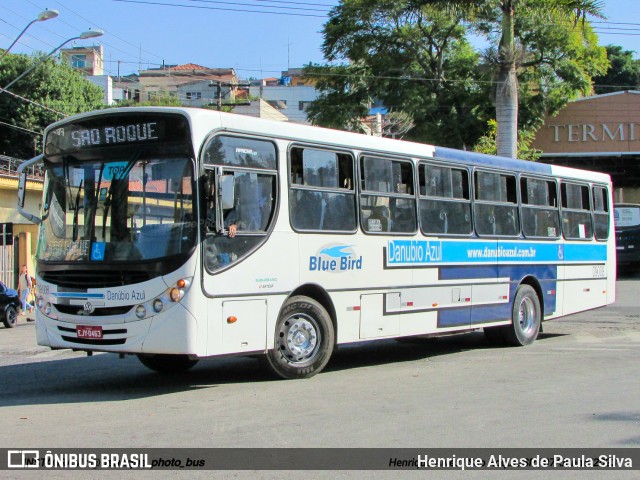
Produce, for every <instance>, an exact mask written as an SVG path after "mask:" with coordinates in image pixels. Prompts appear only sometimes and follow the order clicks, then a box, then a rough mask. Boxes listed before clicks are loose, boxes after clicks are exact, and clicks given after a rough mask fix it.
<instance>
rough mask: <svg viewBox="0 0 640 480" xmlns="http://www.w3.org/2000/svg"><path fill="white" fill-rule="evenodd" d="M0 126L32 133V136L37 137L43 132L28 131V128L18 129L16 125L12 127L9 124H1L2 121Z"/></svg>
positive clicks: (0, 122) (1, 122)
mask: <svg viewBox="0 0 640 480" xmlns="http://www.w3.org/2000/svg"><path fill="white" fill-rule="evenodd" d="M0 125H6V126H7V127H10V128H15V129H16V130H21V131H23V132H28V133H32V134H34V135H38V136H40V135H42V133H43V132H36V131H34V130H29V129H28V128H23V127H18V126H17V125H12V124H10V123H7V122H3V121H2V120H0Z"/></svg>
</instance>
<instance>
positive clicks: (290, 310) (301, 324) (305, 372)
mask: <svg viewBox="0 0 640 480" xmlns="http://www.w3.org/2000/svg"><path fill="white" fill-rule="evenodd" d="M334 342H335V333H334V329H333V324H332V323H331V318H330V317H329V314H328V313H327V311H326V310H325V308H324V307H323V306H322V305H320V304H319V303H318V302H316V301H315V300H313V299H311V298H308V297H302V296H299V297H292V298H290V299H289V300H287V301H286V302H285V304H284V306H283V307H282V310H281V312H280V316H279V317H278V321H277V323H276V331H275V341H274V348H273V349H270V350H269V351H268V352H267V355H266V357H267V363H268V365H269V367H270V369H271V370H272V371H273V372H274V373H275V374H276V375H278V376H280V377H282V378H285V379H295V378H309V377H312V376H314V375H315V374H316V373H319V372H320V371H321V370H322V369H323V368H324V367H325V365H326V364H327V362H329V358H330V357H331V353H332V352H333V345H334Z"/></svg>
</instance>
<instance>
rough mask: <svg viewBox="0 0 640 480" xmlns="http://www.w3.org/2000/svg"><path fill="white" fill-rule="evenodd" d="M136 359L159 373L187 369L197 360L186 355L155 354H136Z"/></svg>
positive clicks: (177, 371)
mask: <svg viewBox="0 0 640 480" xmlns="http://www.w3.org/2000/svg"><path fill="white" fill-rule="evenodd" d="M138 360H140V362H142V364H143V365H144V366H145V367H147V368H150V369H151V370H155V371H156V372H160V373H179V372H184V371H185V370H189V369H190V368H191V367H193V366H194V365H195V364H196V363H198V360H192V359H190V358H189V357H188V356H187V355H155V354H144V353H139V354H138Z"/></svg>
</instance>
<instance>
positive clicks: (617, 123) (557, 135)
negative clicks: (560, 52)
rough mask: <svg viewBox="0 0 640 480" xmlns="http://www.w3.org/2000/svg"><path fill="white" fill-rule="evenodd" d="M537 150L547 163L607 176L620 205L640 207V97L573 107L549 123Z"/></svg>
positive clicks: (609, 97) (600, 98)
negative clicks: (611, 181)
mask: <svg viewBox="0 0 640 480" xmlns="http://www.w3.org/2000/svg"><path fill="white" fill-rule="evenodd" d="M533 147H534V148H537V149H540V150H542V151H543V152H544V153H543V155H542V158H541V161H543V162H545V163H551V164H554V165H565V166H569V167H576V168H584V169H587V170H595V171H599V172H605V173H608V174H609V175H611V177H612V180H613V184H614V187H615V200H616V201H617V202H631V203H640V91H624V92H615V93H609V94H605V95H596V96H593V97H587V98H582V99H579V100H576V101H573V102H571V103H569V104H568V105H567V106H566V107H565V108H564V109H562V110H561V111H560V113H559V114H558V115H557V116H555V117H549V118H547V119H545V123H544V126H543V127H542V128H541V129H540V130H539V131H538V133H537V135H536V138H535V140H534V142H533Z"/></svg>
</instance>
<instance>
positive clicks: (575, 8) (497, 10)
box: [416, 0, 602, 157]
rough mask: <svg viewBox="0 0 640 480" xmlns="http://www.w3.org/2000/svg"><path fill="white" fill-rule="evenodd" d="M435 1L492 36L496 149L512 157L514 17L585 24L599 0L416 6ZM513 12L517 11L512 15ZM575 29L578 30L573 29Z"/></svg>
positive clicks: (517, 49) (518, 52)
mask: <svg viewBox="0 0 640 480" xmlns="http://www.w3.org/2000/svg"><path fill="white" fill-rule="evenodd" d="M423 5H438V6H440V7H441V8H445V9H452V8H453V9H456V10H458V11H460V12H463V14H464V15H465V17H466V18H467V19H468V20H469V21H471V22H474V23H475V24H476V25H477V26H479V27H480V28H478V31H479V32H480V33H484V34H485V35H486V36H487V38H488V39H489V40H493V42H494V45H495V46H496V47H495V52H496V55H495V57H494V65H495V74H496V86H495V104H496V121H497V138H496V142H497V150H498V154H499V155H503V156H507V157H516V155H517V142H518V76H517V67H518V65H519V64H520V58H522V55H523V53H527V52H526V51H523V49H522V44H521V43H520V42H519V41H518V39H522V37H519V38H518V35H517V34H518V33H519V31H518V29H517V21H516V20H526V21H528V22H531V23H532V24H533V25H537V26H541V27H547V26H554V25H560V26H571V25H573V26H574V27H576V28H579V27H580V25H581V26H582V27H585V26H586V20H585V18H586V16H587V15H591V16H595V17H599V18H602V3H601V2H600V1H599V0H417V2H416V6H417V7H418V8H419V7H420V6H423ZM516 14H517V15H516ZM576 31H577V32H579V31H580V30H576Z"/></svg>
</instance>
